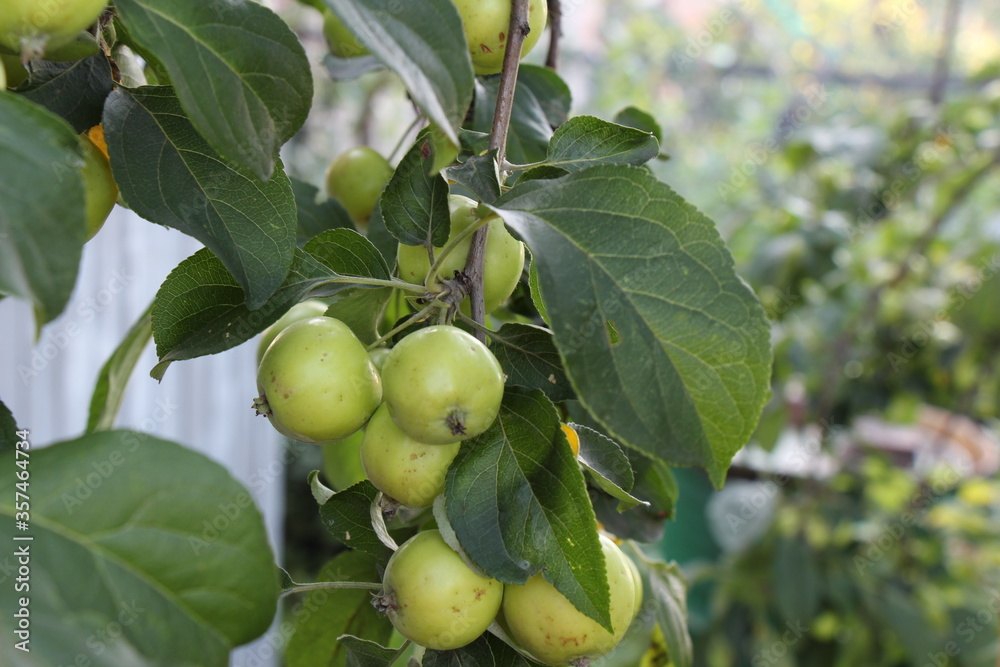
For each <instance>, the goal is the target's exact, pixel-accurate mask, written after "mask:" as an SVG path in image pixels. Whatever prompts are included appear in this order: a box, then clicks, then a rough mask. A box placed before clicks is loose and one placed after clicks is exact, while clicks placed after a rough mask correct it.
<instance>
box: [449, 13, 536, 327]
mask: <svg viewBox="0 0 1000 667" xmlns="http://www.w3.org/2000/svg"><path fill="white" fill-rule="evenodd" d="M510 5H511V9H510V29H509V31H508V32H507V49H506V51H505V52H504V59H503V70H502V71H501V72H500V87H499V89H498V90H497V103H496V108H495V109H494V112H493V130H492V132H491V133H490V150H495V151H496V152H497V153H496V160H497V164H499V165H503V164H504V161H505V159H506V157H507V133H508V132H509V130H510V115H511V112H512V111H513V108H514V89H515V87H516V86H517V73H518V70H519V68H520V63H521V47H522V46H523V45H524V38H525V37H526V36H527V35H528V31H529V30H530V29H531V28H530V26H529V25H528V0H511V3H510ZM488 234H489V225H484V226H483V227H482V228H480V229H479V230H478V231H477V232H476V233H475V235H474V236H473V237H472V248H471V249H470V250H469V258H468V260H467V261H466V263H465V273H466V275H467V276H468V277H469V281H470V283H471V289H470V291H469V300H470V301H471V303H472V319H473V320H474V321H476V322H478V323H479V324H482V323H484V322H485V321H486V307H485V304H484V301H483V263H484V262H485V260H486V239H487V235H488ZM476 337H477V338H478V339H479V340H480V341H482V342H484V343H485V342H486V335H485V334H484V333H483V332H482V331H478V330H477V331H476Z"/></svg>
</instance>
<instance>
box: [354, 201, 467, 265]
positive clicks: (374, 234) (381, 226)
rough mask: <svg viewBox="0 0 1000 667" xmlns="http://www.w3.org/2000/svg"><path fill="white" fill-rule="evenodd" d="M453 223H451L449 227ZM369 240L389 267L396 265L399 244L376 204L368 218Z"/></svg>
mask: <svg viewBox="0 0 1000 667" xmlns="http://www.w3.org/2000/svg"><path fill="white" fill-rule="evenodd" d="M450 224H451V222H450V221H449V225H450ZM367 236H368V240H369V241H371V242H372V245H374V246H375V247H376V248H378V251H379V254H380V255H382V259H384V260H385V261H386V263H387V264H388V265H389V266H395V265H396V249H397V248H398V247H399V242H398V241H396V239H395V238H393V236H392V234H390V233H389V230H387V229H386V228H385V221H384V220H383V219H382V209H381V208H380V207H379V204H378V203H377V202H376V204H375V210H374V211H372V215H371V217H370V218H368V234H367Z"/></svg>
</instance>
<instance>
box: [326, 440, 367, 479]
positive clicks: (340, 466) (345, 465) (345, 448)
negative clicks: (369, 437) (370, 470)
mask: <svg viewBox="0 0 1000 667" xmlns="http://www.w3.org/2000/svg"><path fill="white" fill-rule="evenodd" d="M364 437H365V431H364V429H361V430H360V431H357V432H356V433H354V434H353V435H350V436H348V437H346V438H344V439H343V440H340V441H338V442H328V443H326V444H325V445H323V475H324V476H325V477H326V481H327V482H328V483H329V484H330V487H331V488H333V490H334V491H343V490H344V489H346V488H348V487H350V486H354V485H355V484H357V483H358V482H361V481H364V479H365V478H366V475H365V469H364V467H363V466H362V465H361V441H362V440H363V439H364Z"/></svg>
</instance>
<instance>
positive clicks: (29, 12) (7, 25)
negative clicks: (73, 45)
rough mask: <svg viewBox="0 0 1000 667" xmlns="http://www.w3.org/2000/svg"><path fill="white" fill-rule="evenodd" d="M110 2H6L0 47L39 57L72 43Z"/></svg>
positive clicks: (0, 24)
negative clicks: (49, 50) (46, 51)
mask: <svg viewBox="0 0 1000 667" xmlns="http://www.w3.org/2000/svg"><path fill="white" fill-rule="evenodd" d="M105 5H107V0H50V1H48V2H40V1H39V0H4V2H3V11H0V46H3V47H5V48H8V49H10V50H12V51H14V52H15V53H27V54H28V55H29V56H30V57H38V56H40V55H42V54H43V53H44V52H45V49H46V48H53V47H58V46H60V45H63V44H66V43H68V42H71V41H72V40H73V39H74V38H75V37H76V36H77V34H78V33H79V32H80V31H81V30H83V29H85V28H87V27H88V26H90V25H91V24H92V23H94V21H96V20H97V18H98V17H99V16H100V15H101V12H102V11H104V7H105Z"/></svg>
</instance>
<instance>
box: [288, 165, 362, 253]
mask: <svg viewBox="0 0 1000 667" xmlns="http://www.w3.org/2000/svg"><path fill="white" fill-rule="evenodd" d="M291 182H292V194H294V195H295V208H296V210H297V211H298V237H299V242H300V243H305V242H306V241H308V240H309V239H311V238H313V237H314V236H318V235H319V234H322V233H323V232H325V231H327V230H328V229H354V223H353V222H351V216H349V215H348V214H347V211H345V210H344V207H343V206H341V205H340V203H339V202H338V201H337V200H336V199H324V200H323V201H319V200H318V198H319V194H320V192H319V189H318V188H317V187H316V186H315V185H312V184H311V183H306V182H305V181H300V180H299V179H297V178H292V179H291Z"/></svg>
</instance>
